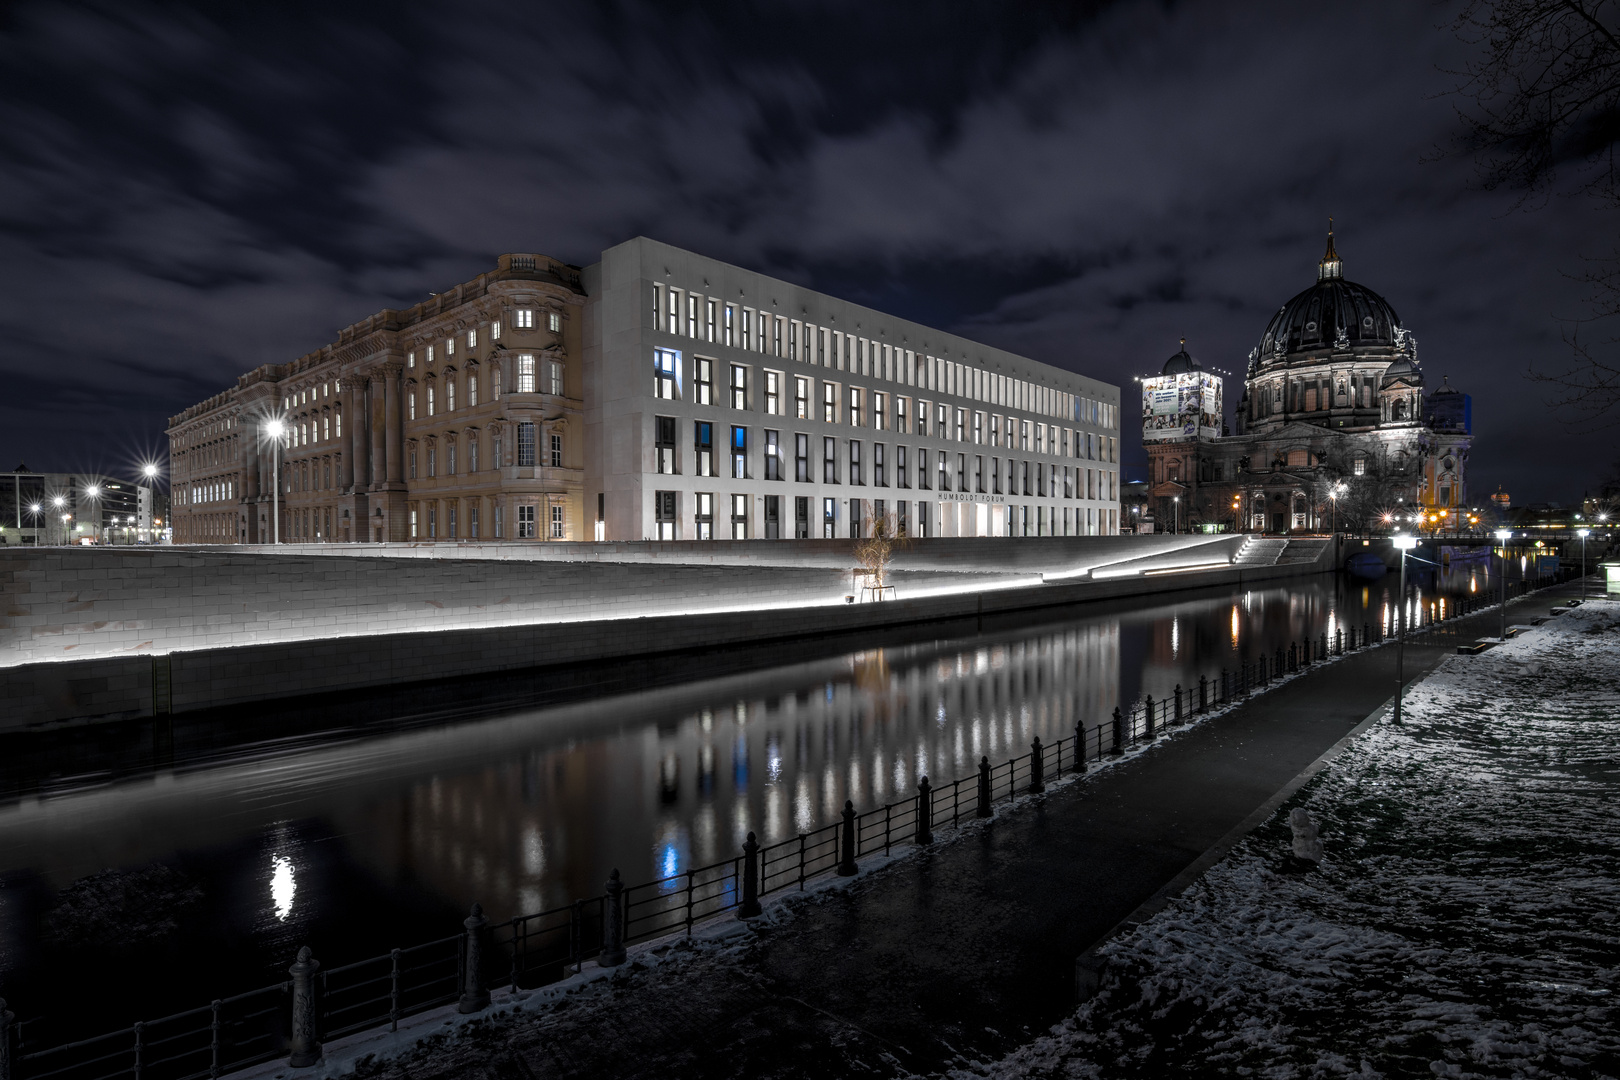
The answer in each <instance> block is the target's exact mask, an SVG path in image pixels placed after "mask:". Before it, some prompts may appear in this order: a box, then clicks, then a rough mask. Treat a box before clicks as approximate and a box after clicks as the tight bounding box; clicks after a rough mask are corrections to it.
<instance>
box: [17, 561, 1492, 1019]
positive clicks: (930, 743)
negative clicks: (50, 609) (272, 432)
mask: <svg viewBox="0 0 1620 1080" xmlns="http://www.w3.org/2000/svg"><path fill="white" fill-rule="evenodd" d="M1491 569H1492V567H1490V566H1487V565H1486V564H1484V563H1478V564H1469V565H1466V566H1460V567H1456V568H1453V569H1452V570H1450V571H1449V572H1448V573H1447V574H1446V575H1445V576H1444V578H1443V579H1442V580H1439V581H1436V580H1435V579H1434V578H1433V577H1432V576H1430V577H1428V578H1422V579H1420V580H1419V582H1418V590H1417V597H1418V599H1417V600H1416V601H1415V602H1416V603H1419V604H1440V603H1447V602H1449V599H1448V598H1454V597H1456V596H1458V595H1462V594H1470V593H1474V594H1478V593H1482V592H1483V593H1487V594H1489V590H1491V589H1492V588H1493V587H1494V585H1493V582H1492V581H1491V577H1490V573H1491ZM1395 591H1396V577H1395V575H1394V574H1386V575H1385V576H1384V577H1382V578H1379V579H1376V580H1372V581H1367V580H1361V579H1355V578H1339V577H1334V576H1326V575H1324V576H1320V577H1316V578H1305V579H1299V580H1296V581H1293V582H1288V583H1286V584H1284V585H1278V586H1274V587H1268V588H1262V589H1252V590H1238V591H1230V592H1228V591H1198V592H1183V593H1167V594H1163V595H1161V596H1156V597H1141V598H1135V599H1133V600H1131V601H1129V602H1118V603H1106V604H1090V605H1081V606H1076V607H1071V608H1064V609H1053V610H1048V611H1042V612H1033V613H1024V614H1021V615H1020V616H1018V617H1017V618H1008V619H1003V620H1001V621H998V622H995V623H991V622H990V621H989V620H986V621H985V622H984V623H983V624H977V623H974V622H972V621H968V622H964V623H951V624H945V625H942V626H937V627H914V628H911V629H909V630H907V631H904V632H901V633H890V634H888V635H885V636H875V637H872V638H870V639H855V638H848V637H846V638H842V639H839V640H836V641H822V642H813V643H805V644H802V645H788V646H783V647H781V648H779V649H761V650H753V651H750V652H744V653H739V654H737V655H736V656H735V657H734V658H730V659H728V658H727V657H707V658H701V659H699V658H693V657H679V656H677V657H674V658H669V659H664V660H659V661H655V662H651V663H650V664H645V665H640V666H637V667H636V668H635V669H634V670H633V671H630V670H627V669H624V668H623V667H622V666H620V668H618V669H612V668H609V669H604V670H603V671H600V672H596V673H594V674H592V675H590V676H589V677H586V678H583V679H581V678H575V679H573V680H572V681H570V682H568V684H567V685H566V686H563V687H561V688H559V687H558V686H556V685H550V684H551V683H554V682H558V681H560V680H558V679H557V678H556V677H555V676H544V675H542V676H540V677H539V681H538V682H531V683H525V684H523V688H522V689H521V691H511V692H509V693H508V695H507V696H506V697H504V698H503V697H501V696H500V695H498V694H497V695H494V696H493V697H492V696H490V695H489V694H487V693H485V692H484V691H485V690H486V689H487V688H486V687H483V686H480V685H479V683H477V682H474V683H466V684H455V685H452V686H451V687H449V688H448V689H441V690H439V691H438V692H437V696H436V697H434V698H433V699H432V701H431V707H428V702H427V698H426V697H422V696H420V695H419V694H418V693H417V692H414V691H413V692H412V695H413V696H412V697H401V696H399V695H395V696H394V697H391V698H388V697H385V698H384V699H383V704H382V706H380V707H381V709H382V713H383V715H382V716H381V717H380V722H377V721H376V720H374V721H373V722H368V723H357V722H344V721H342V720H340V718H343V717H352V716H358V715H361V714H364V713H365V712H366V710H367V709H368V708H369V709H371V710H372V711H373V712H375V711H376V709H377V708H379V706H377V705H376V703H375V702H372V703H370V704H368V703H367V702H366V700H365V699H364V698H349V699H343V700H342V701H339V702H337V703H327V704H325V705H322V706H317V705H315V704H309V705H307V706H304V707H300V708H299V709H297V710H287V711H283V712H277V711H275V710H271V711H269V712H267V713H260V714H258V715H256V716H253V717H246V718H242V722H241V724H240V727H239V728H238V729H236V731H235V737H234V738H232V737H231V736H230V735H228V734H227V735H222V734H221V733H220V731H219V729H220V728H221V727H224V728H227V729H229V728H231V727H232V724H233V718H232V717H231V716H229V715H221V714H216V715H214V716H211V717H209V718H206V722H207V724H208V725H209V731H208V732H206V733H202V732H192V733H191V735H190V736H188V734H187V732H186V731H185V730H184V729H182V730H181V731H179V732H161V731H153V730H152V729H150V728H145V727H139V726H138V725H137V726H136V729H135V730H132V731H127V732H120V733H106V734H100V735H97V736H94V737H93V738H92V737H91V736H87V735H84V734H78V735H73V734H66V735H57V736H52V737H50V739H48V740H46V741H44V742H38V741H36V742H35V743H33V744H30V745H29V746H27V747H26V748H23V750H22V751H20V752H18V753H14V754H12V755H10V756H11V758H12V762H13V764H12V765H11V766H9V767H0V800H3V801H0V996H4V997H5V998H7V999H9V1001H10V1003H11V1007H12V1008H13V1009H14V1010H15V1011H17V1012H18V1013H19V1015H22V1016H35V1015H40V1014H51V1013H54V1014H57V1015H58V1016H60V1015H62V1014H63V1012H64V1011H65V1010H66V1009H68V1008H69V1007H70V1006H69V1003H70V1002H74V1001H75V1000H76V1001H77V1002H78V1004H77V1005H76V1006H73V1008H74V1011H76V1012H78V1013H79V1014H80V1015H83V1004H84V1003H83V998H82V992H83V987H84V985H85V984H86V982H94V983H95V984H96V985H97V987H98V993H97V1005H96V1007H95V1009H94V1013H95V1015H96V1017H97V1019H100V1020H103V1021H105V1022H103V1023H98V1024H95V1025H93V1026H94V1027H96V1028H98V1029H99V1028H103V1027H110V1026H113V1025H114V1024H116V1023H119V1022H127V1021H129V1020H132V1019H138V1018H141V1017H143V1016H144V1017H151V1016H156V1015H163V1014H164V1013H165V1012H166V1011H172V1010H174V1009H178V1008H181V1007H189V1006H192V1005H196V1004H202V1003H206V1002H207V1001H208V1000H209V999H211V998H213V997H216V996H220V995H224V994H229V993H234V992H238V991H241V990H244V989H249V988H252V987H256V986H260V985H264V984H266V983H269V982H274V981H278V980H280V979H282V978H284V977H285V971H286V966H287V964H288V963H289V962H290V961H291V960H292V958H293V956H294V954H295V953H296V951H297V949H298V947H299V946H300V945H303V944H309V945H311V946H312V947H313V948H314V950H315V953H316V955H317V956H318V957H319V958H321V959H322V960H323V961H325V963H326V964H327V965H329V966H330V965H331V964H335V963H344V962H347V961H350V960H356V959H360V958H363V957H367V956H372V955H376V954H379V953H383V952H386V951H387V950H388V949H390V948H392V947H394V946H396V945H408V944H412V943H415V942H417V941H422V940H427V939H431V938H436V937H441V936H444V935H446V934H450V933H454V932H455V931H456V930H457V929H458V928H459V925H460V920H461V918H462V917H464V915H465V914H466V911H467V909H468V907H469V905H471V904H472V903H473V902H474V901H479V902H481V903H482V904H483V905H484V907H485V909H486V911H487V912H488V913H489V914H490V915H491V917H493V918H495V919H504V918H506V917H508V916H510V915H513V914H517V913H522V912H532V911H536V910H539V909H541V908H549V907H553V906H557V905H561V904H565V903H567V902H569V901H571V900H573V899H575V898H579V897H585V896H590V895H594V894H596V893H598V892H599V891H600V889H601V886H602V882H603V881H604V879H605V878H606V877H607V875H608V872H609V871H610V870H611V869H614V868H617V869H619V870H620V871H621V872H622V873H623V875H624V877H625V879H626V880H627V881H628V882H631V883H634V882H638V881H644V880H649V879H652V878H656V877H660V876H665V875H670V874H675V873H679V872H681V871H684V870H686V869H688V868H691V867H695V866H702V865H705V864H707V863H710V862H714V861H716V860H718V859H722V858H728V857H731V856H733V855H734V854H735V853H736V852H737V851H738V848H739V845H740V843H741V841H742V839H743V837H744V836H745V835H746V834H747V833H748V832H749V831H750V830H752V831H754V832H756V833H758V834H759V836H760V839H761V842H764V843H768V842H770V841H774V840H778V839H781V838H784V837H788V836H791V835H793V834H795V833H796V832H798V831H802V830H808V829H811V828H814V827H816V826H819V825H822V824H825V823H828V822H831V821H833V820H835V819H836V818H837V814H838V811H839V810H840V809H841V808H842V807H843V804H844V800H845V799H851V800H853V801H854V803H855V805H856V806H857V807H858V808H863V809H864V808H866V807H869V806H873V805H880V804H882V803H883V802H885V801H890V800H894V799H897V798H900V797H903V796H906V795H910V794H912V793H913V792H914V791H915V789H916V781H917V778H918V777H919V776H921V775H924V774H926V775H928V776H929V777H930V778H931V779H933V780H934V781H935V782H936V783H937V782H939V781H948V780H950V779H952V778H954V777H957V776H961V775H964V774H967V773H969V772H971V771H972V770H973V769H974V767H975V763H976V762H977V761H978V759H979V756H980V755H981V754H987V755H989V756H990V758H991V759H992V760H993V761H1001V760H1005V758H1006V757H1007V756H1009V755H1011V754H1018V753H1023V752H1026V751H1027V748H1028V746H1029V743H1030V741H1031V740H1032V739H1034V738H1035V737H1037V736H1039V737H1040V738H1041V739H1042V741H1043V742H1051V741H1052V740H1054V739H1058V738H1062V737H1064V736H1067V735H1070V734H1072V733H1073V730H1074V725H1075V724H1076V723H1077V722H1080V723H1084V724H1085V725H1086V726H1087V727H1088V728H1090V727H1091V726H1093V725H1095V724H1097V723H1099V722H1102V721H1103V720H1104V719H1105V718H1106V717H1107V716H1109V715H1110V713H1111V712H1112V710H1113V708H1114V707H1115V705H1117V704H1120V703H1122V702H1129V701H1131V700H1134V699H1136V698H1137V697H1138V696H1140V695H1141V694H1143V693H1151V694H1153V695H1154V696H1155V697H1162V696H1163V695H1165V694H1166V693H1170V692H1173V690H1174V687H1175V686H1176V685H1177V684H1180V685H1182V686H1184V687H1195V686H1196V685H1197V682H1198V677H1199V675H1201V674H1202V675H1207V676H1211V677H1215V676H1218V675H1219V673H1220V671H1221V669H1222V668H1223V667H1227V668H1231V667H1235V666H1236V664H1237V663H1239V662H1240V661H1243V660H1252V659H1253V658H1254V657H1256V656H1258V655H1260V654H1261V653H1262V652H1263V653H1266V654H1268V655H1270V654H1273V653H1275V651H1276V650H1277V648H1278V647H1279V646H1282V647H1283V648H1285V649H1286V647H1287V644H1288V643H1289V642H1290V641H1298V640H1299V639H1300V638H1301V637H1302V636H1304V635H1306V634H1309V635H1311V636H1312V637H1313V638H1314V637H1316V635H1318V634H1320V633H1322V632H1324V631H1325V632H1327V633H1328V635H1329V636H1330V637H1331V636H1332V635H1333V633H1334V632H1335V631H1336V630H1338V629H1340V628H1346V629H1348V628H1349V627H1355V628H1356V629H1357V632H1358V634H1359V633H1360V632H1361V627H1362V626H1363V625H1364V624H1376V623H1381V624H1383V625H1385V626H1386V627H1387V626H1388V625H1389V623H1390V618H1391V609H1390V605H1391V603H1392V601H1393V597H1394V593H1395ZM728 665H733V666H734V667H735V668H736V669H735V670H728ZM458 687H459V688H458ZM514 695H515V697H514ZM418 697H420V701H418V705H417V707H415V708H414V709H413V704H412V702H413V701H416V700H417V698H418ZM289 732H290V734H289ZM177 744H179V746H180V749H179V752H176V745H177ZM13 745H14V747H15V746H16V745H17V744H13ZM153 746H157V747H158V748H159V750H158V751H153V750H152V749H151V747H153ZM188 746H189V747H191V748H192V749H191V750H190V751H189V752H188V750H187V749H186V748H187V747H188ZM42 772H50V773H54V774H56V775H54V777H50V778H46V779H43V780H42V779H41V776H40V773H42Z"/></svg>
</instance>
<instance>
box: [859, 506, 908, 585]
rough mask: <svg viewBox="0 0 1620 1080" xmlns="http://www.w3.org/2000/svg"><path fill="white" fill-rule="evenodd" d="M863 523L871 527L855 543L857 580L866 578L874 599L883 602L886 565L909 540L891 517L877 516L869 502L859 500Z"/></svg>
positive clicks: (901, 524) (886, 572)
mask: <svg viewBox="0 0 1620 1080" xmlns="http://www.w3.org/2000/svg"><path fill="white" fill-rule="evenodd" d="M862 509H864V510H865V519H866V520H867V521H869V522H870V523H871V524H870V526H869V527H868V529H867V533H866V535H865V536H863V537H861V538H860V539H859V540H857V541H856V542H855V562H856V564H857V567H858V568H857V569H856V571H855V573H856V576H857V577H865V578H866V585H867V587H869V588H870V589H871V590H872V596H873V598H874V599H877V600H881V599H883V590H884V589H885V588H887V587H888V584H889V564H890V563H891V562H893V561H894V553H895V551H897V550H899V549H901V548H905V547H909V546H910V545H911V538H910V537H909V536H908V535H906V527H905V525H904V524H903V523H902V522H901V521H900V520H899V518H898V517H897V516H896V515H894V514H892V513H885V514H881V515H880V514H876V513H874V510H873V506H872V503H871V501H870V500H862Z"/></svg>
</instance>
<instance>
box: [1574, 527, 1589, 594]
mask: <svg viewBox="0 0 1620 1080" xmlns="http://www.w3.org/2000/svg"><path fill="white" fill-rule="evenodd" d="M1575 535H1576V536H1578V537H1580V538H1581V599H1582V600H1585V599H1586V538H1587V537H1588V536H1591V535H1592V530H1591V529H1576V530H1575Z"/></svg>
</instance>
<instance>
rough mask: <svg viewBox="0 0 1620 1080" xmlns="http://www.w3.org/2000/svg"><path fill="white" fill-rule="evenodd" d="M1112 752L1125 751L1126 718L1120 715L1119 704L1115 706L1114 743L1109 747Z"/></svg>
mask: <svg viewBox="0 0 1620 1080" xmlns="http://www.w3.org/2000/svg"><path fill="white" fill-rule="evenodd" d="M1108 752H1109V753H1110V754H1115V755H1118V754H1123V753H1124V752H1125V718H1124V717H1123V716H1121V715H1119V706H1118V705H1115V706H1114V745H1113V746H1112V747H1110V748H1109V750H1108Z"/></svg>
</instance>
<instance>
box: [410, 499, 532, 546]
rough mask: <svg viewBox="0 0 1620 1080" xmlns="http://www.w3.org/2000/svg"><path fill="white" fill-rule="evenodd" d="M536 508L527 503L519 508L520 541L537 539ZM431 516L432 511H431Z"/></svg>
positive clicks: (518, 528)
mask: <svg viewBox="0 0 1620 1080" xmlns="http://www.w3.org/2000/svg"><path fill="white" fill-rule="evenodd" d="M534 511H535V508H534V506H533V504H530V503H525V504H524V505H522V506H519V507H518V508H517V535H518V539H519V540H533V539H534V537H535V520H534V519H535V514H534ZM429 513H430V514H431V513H432V511H429Z"/></svg>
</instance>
